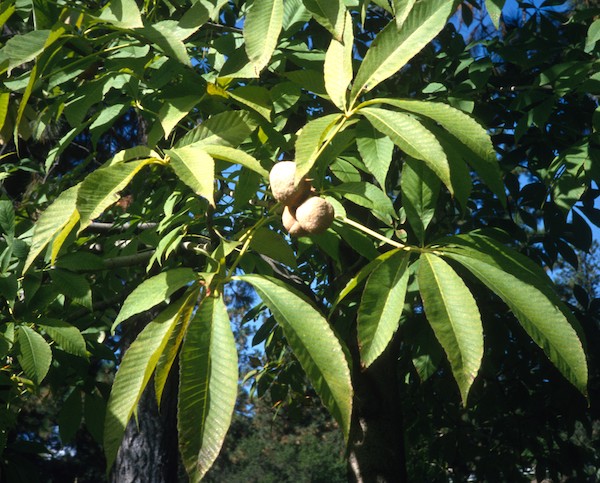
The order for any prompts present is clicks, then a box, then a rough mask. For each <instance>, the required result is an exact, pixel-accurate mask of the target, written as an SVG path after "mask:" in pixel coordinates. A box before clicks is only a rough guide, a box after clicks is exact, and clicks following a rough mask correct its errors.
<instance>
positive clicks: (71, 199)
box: [23, 185, 80, 273]
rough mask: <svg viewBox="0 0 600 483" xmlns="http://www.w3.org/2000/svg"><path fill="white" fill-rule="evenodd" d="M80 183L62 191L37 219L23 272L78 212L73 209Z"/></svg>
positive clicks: (77, 215)
mask: <svg viewBox="0 0 600 483" xmlns="http://www.w3.org/2000/svg"><path fill="white" fill-rule="evenodd" d="M79 187H80V185H76V186H73V187H72V188H69V189H68V190H66V191H63V192H62V193H61V194H60V195H59V196H58V198H56V199H55V200H54V202H53V203H52V204H51V205H50V206H48V208H46V209H45V210H44V212H43V213H42V215H41V216H40V218H39V219H38V221H37V223H36V224H35V228H34V230H33V239H32V241H31V248H30V249H29V254H28V255H27V260H25V265H24V266H23V273H25V272H27V270H28V269H29V267H30V266H31V264H32V263H33V261H34V260H35V259H36V257H37V256H38V255H39V254H40V253H41V251H42V250H43V249H44V247H45V246H46V245H47V244H48V243H49V242H50V240H52V238H53V237H54V236H55V235H56V234H57V233H58V232H59V231H60V230H62V229H63V227H64V226H65V225H67V224H68V223H69V221H70V220H72V219H73V218H74V217H76V218H78V217H79V213H77V210H76V209H75V201H76V200H77V191H78V190H79Z"/></svg>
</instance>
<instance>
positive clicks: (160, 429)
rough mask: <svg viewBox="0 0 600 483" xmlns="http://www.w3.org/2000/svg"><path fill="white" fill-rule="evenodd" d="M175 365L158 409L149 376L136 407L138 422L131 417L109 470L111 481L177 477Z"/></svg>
mask: <svg viewBox="0 0 600 483" xmlns="http://www.w3.org/2000/svg"><path fill="white" fill-rule="evenodd" d="M174 369H175V370H173V371H171V375H170V376H169V379H168V380H167V383H166V385H165V389H164V392H163V399H162V403H161V408H160V411H159V410H158V407H157V404H156V397H155V395H154V379H150V382H149V383H148V387H147V388H146V390H145V391H144V393H143V394H142V397H141V399H140V403H139V406H138V409H137V411H138V423H137V424H136V421H135V418H131V420H130V421H129V424H128V425H127V429H126V430H125V436H124V437H123V442H122V443H121V448H120V449H119V453H118V455H117V459H116V460H115V464H114V466H113V469H112V471H111V477H110V481H111V482H112V483H134V482H135V483H175V482H177V481H179V477H178V474H179V451H178V447H177V370H176V368H174ZM138 426H139V427H138Z"/></svg>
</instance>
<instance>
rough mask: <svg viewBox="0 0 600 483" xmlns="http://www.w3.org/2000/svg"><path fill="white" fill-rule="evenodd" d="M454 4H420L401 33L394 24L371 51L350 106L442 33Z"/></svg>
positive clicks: (441, 0)
mask: <svg viewBox="0 0 600 483" xmlns="http://www.w3.org/2000/svg"><path fill="white" fill-rule="evenodd" d="M454 4H455V2H453V1H450V0H427V1H423V2H417V3H416V5H415V6H414V8H413V9H412V10H411V11H410V13H409V14H408V17H407V18H406V21H405V22H404V24H403V25H402V28H401V29H399V30H398V28H397V26H396V22H395V21H394V20H392V21H391V22H390V23H389V24H388V25H387V26H386V27H385V28H384V29H383V30H382V31H381V32H379V34H378V35H377V37H375V40H374V41H373V43H372V44H371V46H370V47H369V50H368V51H367V54H366V55H365V58H364V59H363V61H362V63H361V65H360V69H358V72H357V74H356V79H355V80H354V84H353V85H352V91H351V93H350V106H353V105H355V103H356V100H357V98H358V97H359V96H360V95H361V94H363V93H364V92H368V91H370V90H371V89H373V88H374V87H375V86H376V85H377V84H379V83H380V82H382V81H384V80H385V79H387V78H388V77H390V76H392V75H393V74H395V73H396V72H398V70H400V69H401V68H402V67H403V66H404V65H405V64H406V63H407V62H408V61H409V60H410V59H412V58H413V57H414V56H415V55H416V54H417V53H419V52H420V51H421V49H422V48H423V47H425V46H426V45H427V44H428V43H429V42H430V41H431V40H433V38H434V37H435V36H436V35H437V34H438V33H439V32H440V31H441V30H442V28H443V27H444V25H446V21H447V20H448V17H449V16H450V14H451V13H452V12H453V11H454Z"/></svg>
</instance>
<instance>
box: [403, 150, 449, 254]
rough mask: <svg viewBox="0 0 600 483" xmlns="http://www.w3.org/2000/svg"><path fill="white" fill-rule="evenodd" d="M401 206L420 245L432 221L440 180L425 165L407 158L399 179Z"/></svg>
mask: <svg viewBox="0 0 600 483" xmlns="http://www.w3.org/2000/svg"><path fill="white" fill-rule="evenodd" d="M400 187H401V189H402V206H404V210H405V211H406V217H407V218H408V221H409V223H410V226H411V228H412V229H413V231H414V232H415V235H416V236H417V239H418V240H419V242H420V243H421V244H423V243H424V242H425V230H426V229H427V226H428V225H429V223H430V222H431V220H432V219H433V215H434V213H435V205H436V203H437V199H438V195H439V192H440V180H439V178H438V177H437V176H436V175H435V173H434V172H433V171H432V170H431V169H429V168H428V167H427V165H426V164H425V163H422V162H420V161H417V160H415V159H413V158H410V157H407V158H406V159H405V160H404V166H403V167H402V178H401V179H400Z"/></svg>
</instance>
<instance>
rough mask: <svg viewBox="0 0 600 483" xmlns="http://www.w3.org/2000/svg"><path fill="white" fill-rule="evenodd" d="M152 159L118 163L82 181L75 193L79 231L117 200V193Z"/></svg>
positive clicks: (95, 172)
mask: <svg viewBox="0 0 600 483" xmlns="http://www.w3.org/2000/svg"><path fill="white" fill-rule="evenodd" d="M155 162H157V160H155V159H154V158H150V159H144V160H141V161H130V162H128V163H119V164H114V165H112V166H108V167H105V168H100V169H97V170H96V171H94V172H93V173H91V174H89V175H88V176H87V178H85V179H84V180H83V183H81V186H80V187H79V191H78V192H77V211H79V215H80V217H81V219H80V224H79V231H80V232H81V231H82V230H83V229H84V228H86V227H87V226H88V225H89V224H90V223H91V221H92V220H93V219H95V218H97V217H98V216H100V215H101V214H102V213H103V212H104V210H106V208H108V207H109V206H110V205H112V204H113V203H115V202H116V201H118V200H119V192H120V191H121V190H122V189H123V188H125V187H126V186H127V185H128V184H129V182H130V181H131V179H132V178H133V177H134V176H135V175H136V174H137V173H138V172H139V171H140V170H141V169H142V168H143V167H144V166H147V165H149V164H152V163H155Z"/></svg>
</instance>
